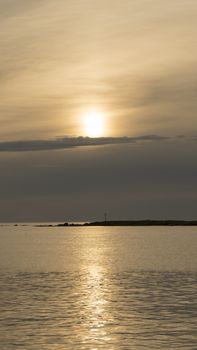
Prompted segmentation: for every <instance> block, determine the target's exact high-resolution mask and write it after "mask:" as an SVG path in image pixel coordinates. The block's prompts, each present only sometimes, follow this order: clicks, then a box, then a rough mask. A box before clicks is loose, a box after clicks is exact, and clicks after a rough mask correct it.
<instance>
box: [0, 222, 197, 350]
mask: <svg viewBox="0 0 197 350" xmlns="http://www.w3.org/2000/svg"><path fill="white" fill-rule="evenodd" d="M0 349H1V350H16V349H17V350H18V349H19V350H98V349H102V350H105V349H106V350H138V349H140V350H153V349H160V350H164V349H168V350H171V349H177V350H183V349H184V350H196V349H197V227H164V226H158V227H36V226H35V225H34V224H28V225H26V226H22V225H18V226H14V225H7V224H6V225H1V226H0Z"/></svg>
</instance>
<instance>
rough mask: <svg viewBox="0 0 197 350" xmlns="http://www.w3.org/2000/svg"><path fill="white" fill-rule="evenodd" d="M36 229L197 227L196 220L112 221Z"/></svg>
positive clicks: (65, 223) (66, 224)
mask: <svg viewBox="0 0 197 350" xmlns="http://www.w3.org/2000/svg"><path fill="white" fill-rule="evenodd" d="M35 226H36V227H89V226H197V220H192V221H187V220H112V221H93V222H85V223H69V222H64V223H60V224H38V225H35Z"/></svg>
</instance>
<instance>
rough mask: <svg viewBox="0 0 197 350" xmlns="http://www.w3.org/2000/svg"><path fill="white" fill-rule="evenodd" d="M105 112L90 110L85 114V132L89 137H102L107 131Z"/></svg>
mask: <svg viewBox="0 0 197 350" xmlns="http://www.w3.org/2000/svg"><path fill="white" fill-rule="evenodd" d="M104 119H105V115H104V113H103V112H98V111H90V112H88V113H87V114H86V115H85V116H84V132H85V135H86V136H89V137H100V136H102V135H103V134H104V132H105V127H104Z"/></svg>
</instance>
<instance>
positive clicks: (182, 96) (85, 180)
mask: <svg viewBox="0 0 197 350" xmlns="http://www.w3.org/2000/svg"><path fill="white" fill-rule="evenodd" d="M196 18H197V2H196V1H195V0H187V1H186V0H174V1H173V2H172V1H170V0H166V1H165V2H161V1H157V0H141V1H139V0H123V1H121V2H120V1H117V0H113V1H112V0H109V1H107V3H106V1H104V0H99V1H98V0H81V1H78V0H72V1H71V0H69V1H66V2H65V1H63V0H57V1H55V2H54V1H52V0H40V1H38V0H34V1H33V0H30V1H25V0H0V21H1V32H0V49H1V56H0V87H1V96H0V121H1V128H0V164H1V171H0V193H1V196H0V209H1V210H0V221H1V222H4V221H8V222H9V221H11V222H18V221H54V220H56V221H63V220H67V221H74V220H79V221H80V220H81V221H83V220H90V221H92V220H102V219H103V213H104V211H105V210H107V212H108V215H109V219H131V220H133V219H136V220H137V219H147V218H150V219H188V220H192V219H197V213H196V208H197V196H196V193H197V184H196V178H197V162H196V152H197V118H196V111H197V99H196V91H197V67H196V59H197V49H196V44H195V42H196V36H197V27H196Z"/></svg>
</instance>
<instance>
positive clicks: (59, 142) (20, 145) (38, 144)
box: [0, 135, 169, 152]
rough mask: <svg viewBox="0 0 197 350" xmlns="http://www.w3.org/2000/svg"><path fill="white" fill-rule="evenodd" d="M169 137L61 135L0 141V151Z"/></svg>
mask: <svg viewBox="0 0 197 350" xmlns="http://www.w3.org/2000/svg"><path fill="white" fill-rule="evenodd" d="M167 139H169V138H168V137H166V136H160V135H142V136H137V137H128V136H124V137H95V138H91V137H82V136H79V137H63V138H56V139H50V140H19V141H5V142H0V152H27V151H47V150H59V149H66V148H74V147H87V146H103V145H113V144H126V143H135V142H138V141H163V140H167Z"/></svg>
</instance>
